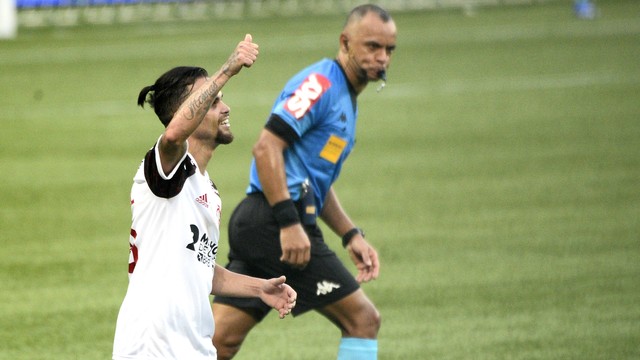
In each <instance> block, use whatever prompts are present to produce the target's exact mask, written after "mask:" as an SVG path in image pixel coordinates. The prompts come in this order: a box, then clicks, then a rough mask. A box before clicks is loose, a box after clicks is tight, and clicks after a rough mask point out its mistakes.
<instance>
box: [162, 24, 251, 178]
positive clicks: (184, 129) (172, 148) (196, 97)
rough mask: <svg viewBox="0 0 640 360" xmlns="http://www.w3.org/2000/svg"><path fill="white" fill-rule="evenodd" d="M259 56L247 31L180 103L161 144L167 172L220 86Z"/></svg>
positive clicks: (179, 155)
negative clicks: (220, 63) (212, 71)
mask: <svg viewBox="0 0 640 360" xmlns="http://www.w3.org/2000/svg"><path fill="white" fill-rule="evenodd" d="M257 56H258V45H257V44H255V43H253V41H252V38H251V35H249V34H247V35H246V36H245V38H244V40H243V41H241V42H240V43H239V44H238V46H237V47H236V49H235V50H234V51H233V53H232V54H231V56H229V59H227V61H226V62H225V63H224V65H222V67H221V68H220V70H218V71H217V72H216V73H215V74H214V75H213V76H211V77H210V78H207V79H206V81H205V82H204V84H202V86H200V87H198V88H197V89H196V90H195V91H193V92H192V93H191V94H190V95H189V97H187V99H186V100H185V101H184V102H183V103H182V104H181V105H180V107H179V108H178V111H176V113H175V114H174V116H173V118H172V119H171V122H170V123H169V125H168V126H167V128H166V129H165V132H164V134H163V135H162V139H161V140H160V146H159V148H158V150H159V152H160V160H161V163H162V169H163V170H164V172H165V173H166V174H168V173H170V172H171V171H172V170H173V168H174V167H175V166H176V165H177V164H178V161H180V159H181V158H182V157H183V156H184V154H185V152H186V151H187V144H186V140H187V138H189V136H191V134H192V133H193V132H194V131H195V130H196V128H197V127H198V126H199V125H200V122H202V119H204V116H205V114H206V113H207V111H208V110H209V108H210V107H211V105H212V104H213V101H214V100H215V98H216V96H217V95H218V92H219V91H220V89H221V88H222V87H223V86H224V85H225V84H226V83H227V81H229V79H230V78H231V77H232V76H234V75H236V74H238V73H239V72H240V70H241V69H242V67H250V66H251V65H253V63H254V62H255V61H256V59H257Z"/></svg>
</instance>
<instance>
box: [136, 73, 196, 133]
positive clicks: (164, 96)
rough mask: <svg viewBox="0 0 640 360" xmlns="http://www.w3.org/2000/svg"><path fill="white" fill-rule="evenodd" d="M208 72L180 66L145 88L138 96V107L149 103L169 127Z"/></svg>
mask: <svg viewBox="0 0 640 360" xmlns="http://www.w3.org/2000/svg"><path fill="white" fill-rule="evenodd" d="M207 76H209V74H208V73H207V70H205V69H203V68H201V67H196V66H178V67H175V68H173V69H171V70H169V71H167V72H166V73H164V74H162V76H160V77H159V78H158V80H156V82H155V83H154V84H153V85H150V86H145V87H144V88H142V90H140V94H139V95H138V105H139V106H140V107H144V103H145V102H146V103H148V104H149V105H150V106H151V107H152V108H153V111H154V112H155V113H156V115H158V118H159V119H160V121H161V122H162V124H163V125H164V126H165V127H167V126H168V125H169V122H171V119H172V118H173V115H174V114H175V112H176V111H178V108H179V107H180V104H182V103H183V102H184V101H185V100H186V98H187V97H188V96H189V93H190V92H191V88H192V87H193V84H195V82H196V80H198V79H199V78H201V77H207Z"/></svg>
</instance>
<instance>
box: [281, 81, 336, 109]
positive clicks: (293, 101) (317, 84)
mask: <svg viewBox="0 0 640 360" xmlns="http://www.w3.org/2000/svg"><path fill="white" fill-rule="evenodd" d="M330 87H331V81H329V79H327V78H326V77H324V76H322V75H320V74H311V75H309V77H307V78H306V79H305V80H304V82H303V83H302V85H300V87H299V88H298V89H297V90H296V92H295V93H293V96H291V97H290V98H289V100H287V102H286V103H285V105H284V108H285V110H287V111H288V112H290V113H291V115H293V116H295V118H296V119H298V120H300V119H301V118H302V117H303V116H304V114H306V113H307V112H308V111H309V109H311V107H312V106H313V104H315V103H316V102H317V101H318V100H319V99H320V96H321V95H322V94H324V93H325V92H326V91H327V90H328V89H329V88H330Z"/></svg>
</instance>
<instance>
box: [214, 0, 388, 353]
mask: <svg viewBox="0 0 640 360" xmlns="http://www.w3.org/2000/svg"><path fill="white" fill-rule="evenodd" d="M395 47H396V26H395V23H394V21H393V20H392V19H391V17H390V15H389V14H388V13H387V11H385V10H384V9H382V8H380V7H378V6H375V5H361V6H358V7H356V8H354V9H353V10H352V11H351V12H350V14H349V15H348V17H347V21H346V23H345V26H344V29H343V30H342V33H341V34H340V38H339V51H338V54H337V58H336V59H335V60H333V59H324V60H321V61H319V62H317V63H315V64H313V65H311V66H309V67H307V68H306V69H304V70H302V71H300V72H299V73H298V74H296V75H294V76H293V77H292V78H291V79H290V80H289V82H288V83H287V84H286V85H285V87H284V90H283V91H282V93H281V94H280V96H279V97H278V99H277V100H276V102H275V104H274V106H273V108H272V111H271V116H270V117H269V119H268V120H267V122H266V125H265V127H264V129H263V130H262V132H261V133H260V136H259V138H258V141H257V143H256V144H255V145H254V147H253V155H254V159H253V162H252V164H251V170H250V184H249V187H248V189H247V197H246V198H245V199H243V200H242V201H241V202H240V204H239V205H238V206H237V207H236V209H235V210H234V212H233V214H232V215H231V218H230V222H229V243H230V252H229V263H228V265H227V268H228V269H229V270H232V271H235V272H239V273H243V274H247V275H252V276H258V277H262V278H270V277H273V276H275V274H285V275H286V276H287V281H288V283H289V284H290V285H291V286H292V287H293V288H295V289H296V291H297V292H298V301H297V306H296V308H295V309H294V310H293V315H294V316H297V315H300V314H302V313H304V312H306V311H309V310H315V311H317V312H319V313H320V314H322V315H323V316H324V317H326V318H327V319H328V320H329V321H331V322H332V323H333V324H335V325H336V326H337V327H338V328H339V330H340V331H341V332H342V339H341V342H340V346H339V349H338V359H376V358H377V353H378V343H377V335H378V330H379V328H380V321H381V320H380V314H379V312H378V310H377V309H376V307H375V306H374V304H373V303H372V302H371V301H370V300H369V298H368V297H367V296H366V295H365V293H364V291H363V290H362V289H361V288H360V285H359V283H362V282H367V281H370V280H373V279H376V278H377V277H378V273H379V269H380V264H379V261H378V254H377V252H376V250H375V249H374V248H373V247H372V246H371V245H370V244H369V243H368V242H367V241H366V240H365V237H364V232H363V231H362V230H361V229H360V228H358V227H356V225H355V224H354V222H353V221H352V220H351V219H350V217H349V216H348V215H347V213H346V212H345V210H344V209H343V208H342V206H341V204H340V202H339V200H338V195H337V194H336V191H335V190H334V189H333V187H332V184H333V183H334V181H335V180H336V179H337V177H338V175H339V174H340V170H341V168H342V164H343V162H344V161H345V159H346V158H347V156H348V155H349V153H350V152H351V150H352V147H353V146H354V143H355V130H356V117H357V114H358V108H357V104H356V98H357V96H358V94H360V93H361V92H362V91H363V90H364V89H365V87H366V86H367V84H368V83H369V82H370V81H378V80H380V79H382V80H384V78H385V71H386V70H387V68H388V66H389V63H390V59H391V54H392V52H393V51H394V49H395ZM317 217H319V218H320V219H321V220H322V221H324V222H325V224H327V225H328V227H329V228H330V229H331V230H332V231H333V232H335V233H336V234H337V235H338V236H340V237H341V238H342V244H343V246H344V247H345V248H346V249H347V251H348V253H349V255H350V258H351V260H352V261H353V262H354V263H355V265H356V268H357V272H358V273H357V275H356V276H355V278H354V276H353V275H352V274H351V273H350V272H349V271H348V269H347V268H346V267H345V266H344V264H342V262H341V261H340V260H339V258H338V257H337V255H336V254H335V253H334V252H333V251H332V250H331V249H330V248H329V247H328V246H327V244H326V243H325V242H324V239H323V234H322V233H321V231H320V228H319V227H318V224H317V222H316V218H317ZM212 307H213V313H214V317H215V321H216V328H217V329H219V331H216V333H215V335H214V338H213V342H214V344H215V346H216V348H217V349H218V359H230V358H232V357H233V356H234V355H235V354H236V353H237V352H238V351H239V349H240V347H241V345H242V342H243V341H244V339H245V337H246V336H247V334H248V333H249V331H250V330H251V329H252V328H253V327H254V326H255V325H257V324H258V323H259V322H260V321H261V320H262V319H263V318H264V317H265V316H266V314H267V313H268V312H269V310H270V306H269V305H268V304H264V303H262V302H261V301H260V300H259V299H240V298H234V297H229V296H216V297H215V299H214V303H213V305H212Z"/></svg>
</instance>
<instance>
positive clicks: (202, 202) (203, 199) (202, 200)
mask: <svg viewBox="0 0 640 360" xmlns="http://www.w3.org/2000/svg"><path fill="white" fill-rule="evenodd" d="M196 201H197V202H198V203H199V204H200V205H202V206H204V207H206V208H209V201H207V194H204V195H200V196H198V197H197V198H196Z"/></svg>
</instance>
